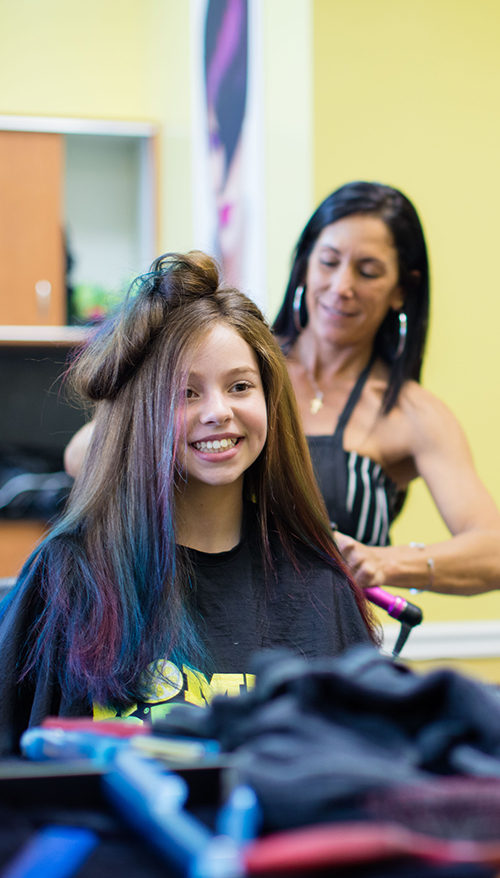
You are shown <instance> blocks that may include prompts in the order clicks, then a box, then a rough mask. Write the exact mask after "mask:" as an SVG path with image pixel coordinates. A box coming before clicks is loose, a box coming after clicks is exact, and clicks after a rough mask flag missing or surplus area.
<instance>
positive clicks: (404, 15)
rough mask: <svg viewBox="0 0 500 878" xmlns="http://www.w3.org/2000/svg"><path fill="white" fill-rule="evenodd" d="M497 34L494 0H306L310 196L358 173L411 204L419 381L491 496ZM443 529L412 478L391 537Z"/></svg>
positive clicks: (495, 414)
mask: <svg viewBox="0 0 500 878" xmlns="http://www.w3.org/2000/svg"><path fill="white" fill-rule="evenodd" d="M499 36H500V6H499V5H498V3H496V2H495V0H474V2H472V0H405V2H401V0H383V2H377V3H375V2H373V0H335V2H333V0H314V137H315V203H316V204H317V203H319V201H321V200H322V198H324V197H325V196H326V195H327V194H328V193H329V192H331V191H332V190H333V189H335V188H336V187H337V186H339V185H341V184H342V183H345V182H347V181H349V180H354V179H367V180H379V181H382V182H384V183H388V184H390V185H394V186H397V187H398V188H400V189H402V190H403V191H404V192H405V193H406V194H407V195H408V196H409V197H410V198H411V199H412V201H413V202H414V203H415V205H416V207H417V209H418V211H419V213H420V215H421V218H422V221H423V224H424V228H425V231H426V235H427V239H428V245H429V249H430V258H431V271H432V296H433V298H432V316H431V333H430V343H429V347H428V351H427V358H426V365H425V371H424V383H425V385H426V386H427V387H428V388H429V389H430V390H432V391H433V392H434V393H436V394H437V395H438V396H439V397H441V398H442V399H444V400H445V401H446V402H447V403H448V405H449V406H450V407H451V409H452V410H453V411H454V412H455V414H456V415H457V416H458V418H459V420H460V421H461V423H462V425H463V426H464V428H465V430H466V433H467V435H468V437H469V440H470V443H471V445H472V449H473V453H474V457H475V461H476V465H477V468H478V470H479V473H480V475H481V477H482V478H483V480H484V481H485V483H486V485H487V486H488V488H489V489H490V491H491V492H492V494H493V496H494V497H495V499H496V501H497V503H499V504H500V462H499V446H500V388H499V385H498V379H497V376H498V372H499V366H500V346H499V343H498V332H499V327H500V283H499V282H498V281H497V276H496V275H497V272H496V268H497V261H498V249H499V240H500V210H499V205H500V173H499V170H498V166H499V156H500V53H499V51H498V45H499ZM446 535H447V531H446V529H445V527H444V525H443V524H442V522H441V520H440V519H439V516H438V514H437V513H436V512H435V510H434V507H433V504H432V501H431V500H430V498H429V496H428V494H427V491H426V489H425V486H423V485H422V484H419V483H416V484H415V486H414V487H413V488H412V491H411V496H410V498H409V502H408V504H407V507H406V510H405V511H404V513H403V515H402V517H401V519H400V521H399V522H398V523H397V525H396V526H395V528H394V531H393V536H394V541H395V542H409V541H410V540H417V541H425V542H432V541H436V540H439V539H441V538H444V537H445V536H446ZM419 602H420V604H421V605H422V607H423V609H424V612H425V615H426V618H427V619H432V620H436V621H437V620H444V619H450V620H452V619H454V620H458V619H487V618H490V617H500V593H494V594H492V595H486V596H481V597H476V598H449V597H446V598H444V597H438V596H436V595H429V596H425V595H420V596H419Z"/></svg>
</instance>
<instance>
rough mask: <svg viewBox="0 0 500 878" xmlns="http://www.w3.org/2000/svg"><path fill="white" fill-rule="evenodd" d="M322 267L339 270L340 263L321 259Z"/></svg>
mask: <svg viewBox="0 0 500 878" xmlns="http://www.w3.org/2000/svg"><path fill="white" fill-rule="evenodd" d="M320 263H321V265H324V266H325V268H337V265H338V262H334V261H333V260H331V259H330V260H328V259H321V260H320Z"/></svg>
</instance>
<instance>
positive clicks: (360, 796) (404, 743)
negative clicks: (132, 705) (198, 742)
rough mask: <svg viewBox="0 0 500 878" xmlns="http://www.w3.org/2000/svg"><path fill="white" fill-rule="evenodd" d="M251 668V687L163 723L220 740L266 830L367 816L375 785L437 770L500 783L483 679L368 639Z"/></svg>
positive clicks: (495, 721)
mask: <svg viewBox="0 0 500 878" xmlns="http://www.w3.org/2000/svg"><path fill="white" fill-rule="evenodd" d="M253 670H254V671H255V672H256V685H255V688H254V689H253V690H252V691H251V692H249V693H246V694H243V695H241V696H239V697H236V698H227V697H217V698H215V699H214V700H213V702H212V704H211V706H210V707H209V708H208V709H202V708H194V707H188V706H186V707H184V706H182V707H179V708H176V709H175V710H172V712H171V714H170V715H169V716H168V717H167V718H166V719H165V720H163V721H162V722H161V723H158V724H156V725H155V731H157V732H159V733H164V734H183V735H186V734H191V735H197V736H202V737H209V738H216V739H218V740H219V742H220V743H221V746H222V749H223V750H224V751H226V752H232V753H233V756H232V762H233V764H234V766H235V769H236V771H237V773H238V776H239V779H240V780H242V781H245V782H247V783H249V784H250V785H251V786H252V787H253V788H254V789H255V791H256V792H257V794H258V796H259V799H260V801H261V804H262V806H263V810H264V815H265V821H266V826H267V827H268V828H271V829H280V828H286V827H292V826H299V825H303V824H307V823H314V822H321V821H325V820H332V819H352V818H356V817H359V818H362V817H366V816H368V814H367V810H366V807H365V804H364V803H365V800H366V797H367V795H368V794H369V793H373V791H381V790H384V789H391V788H394V787H395V786H397V785H404V784H406V785H415V784H419V783H432V780H433V779H436V776H443V775H473V776H476V777H478V778H480V777H490V778H491V777H496V778H499V784H500V699H499V698H498V696H497V694H496V693H495V692H494V690H492V689H491V688H490V687H488V686H486V685H482V684H481V683H479V682H476V681H474V680H471V679H469V678H467V677H465V676H463V675H461V674H458V673H456V672H454V671H451V670H438V671H435V672H433V673H430V674H427V675H425V676H422V675H418V674H415V673H413V672H411V671H410V670H408V669H407V668H406V667H404V666H402V665H400V664H398V663H396V662H394V661H393V660H392V659H391V658H390V657H388V656H384V655H382V654H380V653H379V652H377V650H375V649H374V648H371V647H365V646H362V647H354V648H353V649H351V650H349V651H348V652H346V653H344V655H342V656H340V657H339V658H334V659H330V658H327V659H312V660H305V659H302V658H300V657H297V656H295V655H293V654H291V653H287V652H284V651H279V652H274V651H271V652H267V653H260V654H258V655H257V656H256V657H255V661H254V668H253ZM369 816H371V817H372V818H373V816H374V815H373V813H370V815H369ZM498 834H499V837H500V820H499V832H498Z"/></svg>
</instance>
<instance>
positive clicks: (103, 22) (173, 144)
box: [0, 0, 191, 249]
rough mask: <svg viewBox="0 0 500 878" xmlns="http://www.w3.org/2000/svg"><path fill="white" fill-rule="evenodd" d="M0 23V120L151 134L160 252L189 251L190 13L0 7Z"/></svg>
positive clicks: (112, 5) (123, 5)
mask: <svg viewBox="0 0 500 878" xmlns="http://www.w3.org/2000/svg"><path fill="white" fill-rule="evenodd" d="M0 21H1V27H0V83H1V87H0V113H4V114H5V113H6V114H10V113H12V114H21V115H23V114H24V115H44V116H75V117H82V118H91V119H119V120H120V119H123V120H133V121H147V122H153V123H156V124H158V125H160V126H161V137H160V149H159V154H160V155H159V157H160V162H159V165H160V189H159V207H160V210H159V214H160V236H159V237H160V240H159V246H160V248H161V249H163V248H165V249H166V248H167V247H168V248H169V249H176V248H178V249H187V248H189V246H190V245H191V165H190V139H189V138H190V55H189V3H188V2H184V0H183V2H178V0H140V2H138V0H85V2H74V0H69V2H68V0H0Z"/></svg>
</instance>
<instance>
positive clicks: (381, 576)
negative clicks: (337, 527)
mask: <svg viewBox="0 0 500 878" xmlns="http://www.w3.org/2000/svg"><path fill="white" fill-rule="evenodd" d="M334 538H335V542H336V543H337V546H338V547H339V549H340V551H341V552H342V555H343V557H344V560H345V562H346V563H347V566H348V567H349V570H350V572H351V574H352V576H353V578H354V580H355V581H356V582H357V584H358V585H360V586H361V588H371V587H372V586H374V585H379V586H383V585H385V584H386V576H385V573H384V564H383V561H384V553H386V552H387V549H384V548H380V547H377V546H365V545H364V543H358V541H357V540H354V539H353V538H352V537H348V536H346V534H341V533H339V532H338V531H335V533H334Z"/></svg>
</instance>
